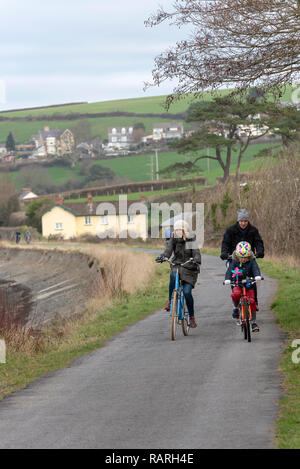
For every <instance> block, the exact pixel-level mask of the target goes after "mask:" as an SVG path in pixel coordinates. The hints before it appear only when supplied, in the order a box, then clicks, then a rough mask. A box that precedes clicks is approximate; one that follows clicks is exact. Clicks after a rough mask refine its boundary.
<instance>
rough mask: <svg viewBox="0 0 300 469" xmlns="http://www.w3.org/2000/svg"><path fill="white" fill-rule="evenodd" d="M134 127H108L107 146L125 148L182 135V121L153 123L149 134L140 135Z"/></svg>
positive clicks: (174, 138) (177, 137) (173, 138)
mask: <svg viewBox="0 0 300 469" xmlns="http://www.w3.org/2000/svg"><path fill="white" fill-rule="evenodd" d="M138 132H139V131H138V130H137V129H135V128H134V127H110V128H109V129H108V145H107V146H108V148H115V149H121V148H123V149H126V148H129V147H131V146H134V145H137V144H138V143H141V142H143V143H149V142H162V141H166V140H178V139H180V138H182V137H183V135H184V130H183V122H161V123H158V124H154V126H153V130H152V134H151V135H147V136H145V135H141V133H140V132H139V133H138Z"/></svg>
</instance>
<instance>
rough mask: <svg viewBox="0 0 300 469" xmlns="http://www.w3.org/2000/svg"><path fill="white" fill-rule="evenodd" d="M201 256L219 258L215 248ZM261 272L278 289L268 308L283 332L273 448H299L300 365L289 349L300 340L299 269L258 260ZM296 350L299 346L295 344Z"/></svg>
mask: <svg viewBox="0 0 300 469" xmlns="http://www.w3.org/2000/svg"><path fill="white" fill-rule="evenodd" d="M202 252H203V253H206V254H211V255H219V254H220V252H219V250H217V249H203V250H202ZM258 262H259V265H260V267H261V269H262V270H263V271H264V272H265V273H266V274H267V275H268V276H269V277H272V278H275V279H277V280H278V290H277V292H276V295H275V299H274V301H273V303H272V305H271V309H272V310H273V312H274V314H275V319H276V323H277V324H278V325H279V326H280V328H281V329H282V330H283V331H284V332H286V333H287V343H286V347H285V350H284V352H283V356H282V360H281V365H280V371H281V372H282V374H283V376H284V383H283V386H284V389H283V391H284V397H283V399H282V400H281V402H280V406H281V407H280V414H279V418H278V420H277V423H276V446H277V448H279V449H299V448H300V392H299V389H300V362H299V363H293V360H292V355H293V353H294V354H295V355H296V358H297V359H298V360H299V361H300V351H299V353H297V349H295V348H293V347H292V344H293V342H294V340H297V339H298V340H299V341H300V315H299V311H300V269H299V267H298V266H299V264H298V265H297V263H296V262H295V260H293V259H288V258H284V259H279V258H276V259H273V258H266V259H260V260H259V261H258ZM297 347H298V349H299V347H300V343H299V344H298V345H297Z"/></svg>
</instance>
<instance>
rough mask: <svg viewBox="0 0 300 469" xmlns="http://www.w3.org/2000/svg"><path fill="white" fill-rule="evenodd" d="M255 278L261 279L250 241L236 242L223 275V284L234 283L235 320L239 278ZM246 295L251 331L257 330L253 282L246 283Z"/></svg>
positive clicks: (234, 317)
mask: <svg viewBox="0 0 300 469" xmlns="http://www.w3.org/2000/svg"><path fill="white" fill-rule="evenodd" d="M250 277H252V278H255V280H256V281H259V280H261V273H260V270H259V267H258V264H257V262H256V260H255V257H254V254H253V252H252V249H251V245H250V243H248V242H246V241H241V242H240V243H238V244H237V246H236V248H235V251H234V252H233V255H232V261H231V262H230V264H229V267H228V269H227V272H226V275H225V284H229V285H230V284H232V283H234V284H236V286H234V287H233V289H232V293H231V298H232V301H233V304H234V309H233V314H232V317H233V319H235V320H239V309H238V305H239V302H240V299H241V296H242V288H241V287H240V282H241V280H244V279H247V278H250ZM246 288H247V296H248V298H249V301H250V305H251V311H252V318H253V322H252V332H259V327H258V325H257V323H256V311H257V306H256V302H255V291H254V287H253V284H252V285H251V283H250V282H249V283H248V284H246Z"/></svg>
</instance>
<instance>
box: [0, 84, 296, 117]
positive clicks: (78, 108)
mask: <svg viewBox="0 0 300 469" xmlns="http://www.w3.org/2000/svg"><path fill="white" fill-rule="evenodd" d="M229 91H230V90H229ZM229 91H228V90H220V91H219V92H218V94H219V95H224V94H227V93H228V92H229ZM292 91H293V88H292V87H290V86H289V87H287V88H286V90H284V91H283V96H282V97H281V100H282V101H290V100H291V94H292ZM165 99H166V96H165V95H163V96H149V97H141V98H133V99H121V100H114V101H102V102H96V103H88V104H78V105H72V106H59V107H55V108H47V107H44V108H42V109H35V110H31V111H14V112H6V111H4V112H1V116H7V117H24V116H28V115H31V116H33V117H35V116H40V115H43V114H48V115H52V114H56V113H60V114H69V113H70V112H79V113H98V112H116V111H124V112H134V113H136V114H140V113H151V114H157V113H159V114H161V113H164V112H165V109H164V103H165ZM211 99H212V94H211V93H210V92H205V93H204V94H203V100H206V101H210V100H211ZM192 100H193V96H192V95H187V96H186V97H185V98H182V99H181V100H180V101H177V102H175V103H174V104H173V105H172V107H171V108H170V111H169V112H170V113H172V114H177V113H181V112H184V111H186V110H187V108H188V107H189V105H190V104H191V102H192Z"/></svg>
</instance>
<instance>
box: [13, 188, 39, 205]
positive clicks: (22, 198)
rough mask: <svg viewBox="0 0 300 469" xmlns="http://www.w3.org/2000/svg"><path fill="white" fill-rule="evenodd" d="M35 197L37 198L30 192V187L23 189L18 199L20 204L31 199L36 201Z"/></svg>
mask: <svg viewBox="0 0 300 469" xmlns="http://www.w3.org/2000/svg"><path fill="white" fill-rule="evenodd" d="M37 197H38V196H37V195H36V194H35V193H34V192H32V190H31V188H30V187H24V188H23V189H22V192H21V194H20V195H19V197H18V198H19V201H20V202H25V201H28V200H31V199H36V198H37Z"/></svg>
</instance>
